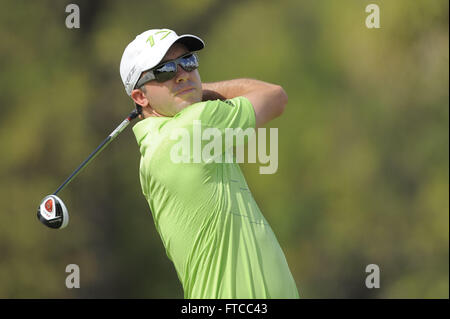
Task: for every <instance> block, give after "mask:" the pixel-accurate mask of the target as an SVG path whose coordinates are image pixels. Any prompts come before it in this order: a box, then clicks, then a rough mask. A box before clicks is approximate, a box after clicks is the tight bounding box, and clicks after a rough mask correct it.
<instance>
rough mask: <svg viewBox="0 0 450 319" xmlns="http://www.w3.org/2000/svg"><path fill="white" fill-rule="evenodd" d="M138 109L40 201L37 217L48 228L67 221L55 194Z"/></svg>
mask: <svg viewBox="0 0 450 319" xmlns="http://www.w3.org/2000/svg"><path fill="white" fill-rule="evenodd" d="M139 113H140V112H139V110H138V109H136V110H134V111H133V112H131V113H130V114H129V115H128V116H127V118H125V120H123V121H122V123H120V125H119V126H117V128H116V129H115V130H114V131H112V133H111V134H109V135H108V137H107V138H106V139H105V140H104V141H103V142H102V143H101V144H100V145H99V146H97V148H96V149H95V150H94V151H93V152H92V153H91V154H90V155H89V156H88V157H87V158H86V159H85V160H84V161H83V163H81V165H80V166H78V168H77V169H76V170H75V171H74V172H73V173H72V175H70V176H69V177H68V178H67V179H66V180H65V181H64V183H62V184H61V186H59V187H58V189H57V190H56V191H55V192H54V193H53V194H52V195H47V196H45V197H44V199H43V200H42V201H41V204H40V205H39V207H38V210H37V217H38V219H39V220H40V221H41V222H42V223H43V224H44V225H45V226H47V227H50V228H56V229H60V228H64V227H66V226H67V224H68V223H69V212H68V210H67V207H66V205H65V204H64V202H63V201H62V200H61V198H59V197H58V196H56V194H58V193H59V192H60V191H61V190H63V189H64V188H65V187H66V186H67V185H68V184H69V183H70V182H71V181H72V180H73V179H74V178H75V177H76V176H77V175H78V174H79V173H80V172H81V171H82V170H83V168H85V167H86V166H87V165H88V164H89V163H90V162H91V161H92V160H93V159H94V158H95V157H96V156H97V155H98V154H99V153H100V152H101V151H102V150H103V149H105V147H106V146H108V144H109V143H111V141H112V140H113V139H114V138H115V137H116V136H117V135H119V134H120V133H121V132H122V131H123V130H124V129H125V128H126V127H127V126H128V124H129V123H130V122H131V121H132V120H133V119H135V118H136V117H137V116H138V115H139Z"/></svg>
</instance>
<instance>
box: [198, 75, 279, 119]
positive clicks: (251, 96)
mask: <svg viewBox="0 0 450 319" xmlns="http://www.w3.org/2000/svg"><path fill="white" fill-rule="evenodd" d="M237 96H244V97H246V98H247V99H248V100H249V101H250V102H251V103H252V105H253V108H254V110H255V116H256V127H262V126H263V125H264V124H266V123H267V122H269V121H271V120H273V119H274V118H276V117H278V116H280V115H281V114H282V113H283V111H284V108H285V106H286V104H287V101H288V97H287V94H286V92H285V91H284V90H283V88H282V87H281V86H279V85H276V84H271V83H267V82H262V81H258V80H253V79H235V80H229V81H221V82H213V83H203V100H204V101H205V100H211V99H220V100H224V99H232V98H234V97H237Z"/></svg>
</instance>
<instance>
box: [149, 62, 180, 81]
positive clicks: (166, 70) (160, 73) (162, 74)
mask: <svg viewBox="0 0 450 319" xmlns="http://www.w3.org/2000/svg"><path fill="white" fill-rule="evenodd" d="M153 74H154V75H155V78H156V81H158V82H166V81H168V80H170V79H172V78H173V77H174V76H175V75H176V74H177V65H176V64H175V63H174V62H169V63H166V64H164V65H162V66H161V67H159V68H157V69H155V70H153Z"/></svg>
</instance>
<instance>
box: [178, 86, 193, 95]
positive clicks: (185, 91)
mask: <svg viewBox="0 0 450 319" xmlns="http://www.w3.org/2000/svg"><path fill="white" fill-rule="evenodd" d="M194 90H195V88H193V87H188V88H184V89H181V90H180V91H178V92H177V93H175V95H183V94H187V93H190V92H192V91H194Z"/></svg>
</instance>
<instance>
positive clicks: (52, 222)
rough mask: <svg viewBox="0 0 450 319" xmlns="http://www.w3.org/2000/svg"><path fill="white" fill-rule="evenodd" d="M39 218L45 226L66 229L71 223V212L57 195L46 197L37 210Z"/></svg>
mask: <svg viewBox="0 0 450 319" xmlns="http://www.w3.org/2000/svg"><path fill="white" fill-rule="evenodd" d="M37 217H38V219H39V220H40V221H41V223H43V224H44V225H45V226H47V227H50V228H55V229H60V228H64V227H66V226H67V224H68V223H69V212H68V211H67V208H66V205H64V202H63V201H62V200H61V198H59V197H58V196H56V195H48V196H46V197H45V198H44V199H43V200H42V202H41V204H40V205H39V207H38V210H37Z"/></svg>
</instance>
